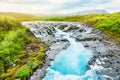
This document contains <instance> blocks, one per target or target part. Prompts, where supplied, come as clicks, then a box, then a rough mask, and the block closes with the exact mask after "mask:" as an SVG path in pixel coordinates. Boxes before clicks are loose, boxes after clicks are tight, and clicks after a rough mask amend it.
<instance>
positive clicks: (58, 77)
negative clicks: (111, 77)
mask: <svg viewBox="0 0 120 80" xmlns="http://www.w3.org/2000/svg"><path fill="white" fill-rule="evenodd" d="M61 35H62V36H64V38H67V40H68V41H69V42H70V46H69V47H68V48H67V49H66V50H64V51H61V52H60V53H59V54H58V55H57V56H56V57H55V60H54V61H53V62H52V63H51V66H50V67H49V68H48V70H47V74H46V76H45V78H44V79H43V80H99V78H98V77H97V75H96V74H95V72H94V71H92V70H89V69H90V67H89V65H88V61H89V60H90V58H91V57H92V56H93V53H92V51H91V50H88V49H85V48H84V47H83V45H82V44H81V43H79V42H76V41H75V40H74V38H72V37H71V35H72V33H66V32H63V31H62V30H59V29H56V33H55V36H56V37H58V36H61Z"/></svg>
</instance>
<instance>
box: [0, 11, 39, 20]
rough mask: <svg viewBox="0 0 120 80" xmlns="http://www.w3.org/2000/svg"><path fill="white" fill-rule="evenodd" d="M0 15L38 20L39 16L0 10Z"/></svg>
mask: <svg viewBox="0 0 120 80" xmlns="http://www.w3.org/2000/svg"><path fill="white" fill-rule="evenodd" d="M2 16H8V17H12V18H16V19H17V20H39V18H40V17H38V16H37V15H32V14H26V13H15V12H0V17H2Z"/></svg>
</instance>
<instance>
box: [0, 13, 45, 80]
mask: <svg viewBox="0 0 120 80" xmlns="http://www.w3.org/2000/svg"><path fill="white" fill-rule="evenodd" d="M26 20H37V17H36V16H32V15H27V14H19V13H0V34H1V35H0V80H4V79H7V80H15V79H18V80H26V79H27V78H29V76H30V75H31V74H32V73H33V71H34V70H35V69H36V68H37V67H42V65H43V64H44V62H45V54H44V52H45V50H46V49H45V45H44V43H43V42H42V41H40V40H39V39H36V38H35V37H34V35H33V34H32V33H31V32H30V31H29V29H27V28H25V27H23V26H22V25H21V21H26ZM29 48H30V49H29ZM32 48H34V50H33V49H32Z"/></svg>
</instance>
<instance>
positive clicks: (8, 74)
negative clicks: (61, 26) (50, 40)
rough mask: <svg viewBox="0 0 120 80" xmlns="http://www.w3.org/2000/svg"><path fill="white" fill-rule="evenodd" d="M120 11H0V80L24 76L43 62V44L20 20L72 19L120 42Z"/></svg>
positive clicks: (24, 78) (19, 78)
mask: <svg viewBox="0 0 120 80" xmlns="http://www.w3.org/2000/svg"><path fill="white" fill-rule="evenodd" d="M119 17H120V12H118V13H114V14H90V15H70V16H52V17H51V16H49V17H38V16H33V15H28V14H22V13H0V80H4V79H7V80H15V79H16V80H26V79H27V78H29V76H30V75H31V74H32V73H33V71H34V70H35V69H36V68H37V67H42V66H43V64H44V63H45V54H44V52H45V50H46V47H45V44H44V43H43V42H42V41H41V40H39V39H36V38H35V37H34V35H33V34H32V33H31V32H30V31H29V29H27V28H25V27H23V26H22V25H21V21H30V20H45V21H72V22H80V23H85V24H87V25H89V26H92V27H95V28H98V29H100V30H102V31H104V32H105V33H107V34H108V35H109V36H111V37H112V38H114V39H116V40H117V41H119V42H120V18H119Z"/></svg>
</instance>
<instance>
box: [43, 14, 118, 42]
mask: <svg viewBox="0 0 120 80" xmlns="http://www.w3.org/2000/svg"><path fill="white" fill-rule="evenodd" d="M42 20H47V21H72V22H80V23H85V24H87V25H89V26H91V27H94V28H97V29H100V30H102V31H104V32H105V33H106V34H108V35H109V36H111V37H112V38H114V39H115V40H117V41H119V42H120V12H118V13H113V14H90V15H72V16H71V15H70V16H61V17H56V16H54V17H47V18H42Z"/></svg>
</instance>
